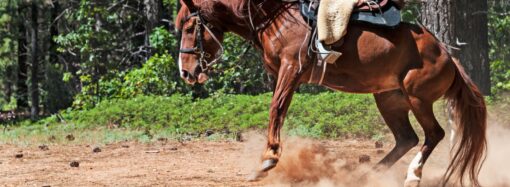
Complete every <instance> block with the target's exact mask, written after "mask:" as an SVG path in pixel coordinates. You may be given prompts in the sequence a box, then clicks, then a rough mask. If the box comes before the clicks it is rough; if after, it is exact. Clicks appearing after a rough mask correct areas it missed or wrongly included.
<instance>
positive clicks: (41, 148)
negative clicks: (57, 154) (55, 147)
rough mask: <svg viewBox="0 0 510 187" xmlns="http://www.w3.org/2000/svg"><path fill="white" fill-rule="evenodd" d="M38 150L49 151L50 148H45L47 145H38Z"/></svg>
mask: <svg viewBox="0 0 510 187" xmlns="http://www.w3.org/2000/svg"><path fill="white" fill-rule="evenodd" d="M39 149H40V150H43V151H47V150H50V148H48V146H47V145H44V144H42V145H39Z"/></svg>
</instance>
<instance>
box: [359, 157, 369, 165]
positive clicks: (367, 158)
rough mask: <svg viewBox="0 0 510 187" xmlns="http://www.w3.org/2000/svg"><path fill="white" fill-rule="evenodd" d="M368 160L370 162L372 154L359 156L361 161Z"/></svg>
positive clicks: (365, 161)
mask: <svg viewBox="0 0 510 187" xmlns="http://www.w3.org/2000/svg"><path fill="white" fill-rule="evenodd" d="M367 162H370V156H368V155H361V156H359V163H367Z"/></svg>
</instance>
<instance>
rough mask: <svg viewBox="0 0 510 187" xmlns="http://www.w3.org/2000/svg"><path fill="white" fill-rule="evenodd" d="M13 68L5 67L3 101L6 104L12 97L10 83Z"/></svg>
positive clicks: (10, 66)
mask: <svg viewBox="0 0 510 187" xmlns="http://www.w3.org/2000/svg"><path fill="white" fill-rule="evenodd" d="M13 77H14V76H13V67H12V65H7V67H6V68H5V78H4V85H3V86H4V87H3V89H4V100H5V101H6V102H8V103H9V102H11V96H12V81H13Z"/></svg>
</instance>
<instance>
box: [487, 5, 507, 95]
mask: <svg viewBox="0 0 510 187" xmlns="http://www.w3.org/2000/svg"><path fill="white" fill-rule="evenodd" d="M508 8H510V6H509V5H507V7H504V6H499V5H497V6H496V5H494V6H492V7H491V9H490V11H489V14H488V18H489V45H490V50H489V58H490V60H491V65H490V66H491V83H492V92H493V93H496V94H497V93H498V92H502V91H510V14H509V13H508V11H506V10H507V9H508Z"/></svg>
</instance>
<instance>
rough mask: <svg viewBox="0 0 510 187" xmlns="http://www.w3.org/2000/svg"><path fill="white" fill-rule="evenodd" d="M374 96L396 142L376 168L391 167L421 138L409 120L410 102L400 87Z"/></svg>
mask: <svg viewBox="0 0 510 187" xmlns="http://www.w3.org/2000/svg"><path fill="white" fill-rule="evenodd" d="M374 97H375V101H376V103H377V108H379V111H380V112H381V115H382V116H383V118H384V121H385V122H386V124H387V125H388V127H389V128H390V130H391V132H392V133H393V136H394V137H395V142H396V144H395V147H394V148H393V149H392V150H391V152H390V153H388V154H387V155H386V156H385V157H384V158H383V159H382V160H381V161H380V162H379V163H378V164H377V166H376V169H382V168H389V167H391V166H392V165H393V164H394V163H395V162H396V161H398V160H399V159H400V158H401V157H402V156H404V154H406V153H407V152H408V151H409V150H410V149H412V148H413V147H414V146H416V145H417V144H418V141H419V139H418V136H417V135H416V133H415V132H414V130H413V128H412V127H411V123H410V122H409V115H408V112H409V110H410V106H409V102H408V100H407V97H406V96H404V94H403V93H402V91H401V90H400V89H399V90H393V91H388V92H383V93H377V94H374Z"/></svg>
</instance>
